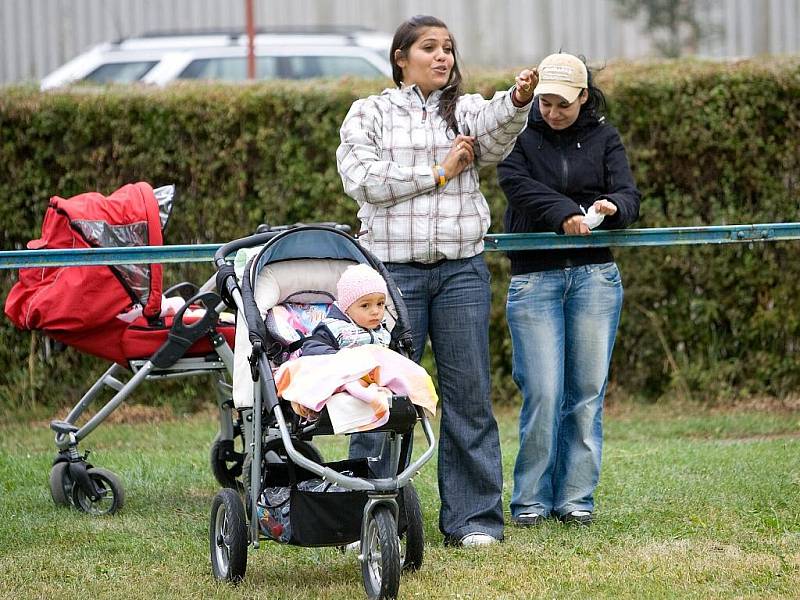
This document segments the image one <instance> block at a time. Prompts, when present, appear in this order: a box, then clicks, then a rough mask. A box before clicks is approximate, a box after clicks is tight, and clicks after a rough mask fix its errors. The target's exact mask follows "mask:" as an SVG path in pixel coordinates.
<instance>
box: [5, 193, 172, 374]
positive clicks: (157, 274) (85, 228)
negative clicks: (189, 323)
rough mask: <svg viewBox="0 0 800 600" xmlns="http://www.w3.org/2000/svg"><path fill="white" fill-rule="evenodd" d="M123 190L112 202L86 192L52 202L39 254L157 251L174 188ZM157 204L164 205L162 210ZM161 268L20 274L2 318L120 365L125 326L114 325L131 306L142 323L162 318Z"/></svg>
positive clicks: (88, 268)
mask: <svg viewBox="0 0 800 600" xmlns="http://www.w3.org/2000/svg"><path fill="white" fill-rule="evenodd" d="M164 190H168V191H167V193H160V194H159V196H160V198H157V197H156V193H154V191H153V188H152V187H151V186H150V185H149V184H147V183H144V182H139V183H134V184H128V185H125V186H123V187H121V188H120V189H118V190H117V191H115V192H114V193H113V194H111V195H110V196H104V195H102V194H99V193H97V192H87V193H84V194H79V195H77V196H73V197H72V198H66V199H65V198H60V197H58V196H54V197H53V198H51V199H50V204H49V206H48V209H47V212H46V213H45V217H44V222H43V224H42V237H41V238H39V239H36V240H32V241H30V242H28V244H27V247H28V248H29V249H31V250H35V249H40V248H113V247H131V246H160V245H161V244H163V237H162V227H163V225H165V224H166V220H167V218H168V216H169V211H170V209H171V200H172V194H173V191H174V188H172V186H169V188H159V189H158V190H157V191H158V192H162V191H164ZM159 200H162V201H161V203H160V202H159ZM161 292H162V267H161V265H160V264H145V265H113V266H75V267H43V268H40V267H37V268H28V269H20V271H19V280H18V282H17V283H16V284H15V285H14V287H13V288H12V289H11V292H10V293H9V295H8V298H7V299H6V304H5V313H6V315H7V316H8V318H9V319H11V321H12V322H13V323H14V324H15V325H16V326H17V327H19V328H20V329H39V330H42V331H44V332H46V333H47V335H49V336H51V337H53V338H55V339H57V340H60V341H62V342H64V343H65V344H68V345H70V346H74V347H76V348H78V349H79V350H82V351H85V352H88V353H90V354H93V355H95V356H99V357H102V358H106V359H108V360H113V361H115V362H120V363H124V362H125V355H124V353H123V352H122V349H121V345H120V340H121V337H122V334H123V333H124V331H125V329H126V327H127V326H128V324H127V323H126V322H124V321H122V320H120V319H118V318H117V315H119V314H120V313H122V312H125V311H126V310H128V309H130V308H131V307H133V306H134V305H136V304H139V305H141V306H142V309H143V311H142V312H143V315H144V316H145V317H146V318H153V317H157V316H158V315H159V313H160V310H161Z"/></svg>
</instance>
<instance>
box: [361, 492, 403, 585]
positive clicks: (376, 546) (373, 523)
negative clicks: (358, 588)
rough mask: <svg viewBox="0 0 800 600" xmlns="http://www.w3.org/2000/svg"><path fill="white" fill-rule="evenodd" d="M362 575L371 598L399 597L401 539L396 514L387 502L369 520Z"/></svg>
mask: <svg viewBox="0 0 800 600" xmlns="http://www.w3.org/2000/svg"><path fill="white" fill-rule="evenodd" d="M361 575H362V576H363V578H364V589H365V590H366V592H367V596H368V597H369V598H370V600H376V599H378V598H380V599H383V598H396V597H397V591H398V590H399V589H400V540H399V539H398V538H397V523H396V522H395V520H394V515H393V514H392V511H391V510H389V507H387V506H376V507H375V510H374V511H373V512H372V515H371V516H370V518H369V522H368V523H367V539H366V551H365V552H364V556H363V558H362V561H361Z"/></svg>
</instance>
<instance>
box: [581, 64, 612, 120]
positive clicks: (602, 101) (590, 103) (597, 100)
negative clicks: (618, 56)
mask: <svg viewBox="0 0 800 600" xmlns="http://www.w3.org/2000/svg"><path fill="white" fill-rule="evenodd" d="M578 58H580V59H581V60H582V61H583V64H586V57H585V56H583V55H581V56H579V57H578ZM598 70H601V69H590V68H589V66H588V65H586V83H587V84H588V86H589V87H588V88H586V91H587V92H588V94H589V98H588V99H587V100H586V102H585V103H584V104H583V106H582V107H581V112H584V111H586V112H588V113H589V114H590V115H592V116H593V117H596V118H600V117H602V116H603V114H604V113H605V112H606V96H605V94H604V93H603V90H601V89H600V88H599V87H597V85H595V83H594V75H595V72H596V71H598Z"/></svg>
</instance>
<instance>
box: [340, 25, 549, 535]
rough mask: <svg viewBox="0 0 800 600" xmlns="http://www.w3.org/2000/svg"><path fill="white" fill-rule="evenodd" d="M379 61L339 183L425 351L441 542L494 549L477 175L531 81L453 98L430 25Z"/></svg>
mask: <svg viewBox="0 0 800 600" xmlns="http://www.w3.org/2000/svg"><path fill="white" fill-rule="evenodd" d="M390 60H391V62H392V67H393V78H394V82H395V84H397V87H396V88H391V89H387V90H384V92H383V93H381V94H380V95H377V96H370V97H369V98H364V99H361V100H357V101H356V102H355V103H354V104H353V106H352V107H351V108H350V111H349V112H348V114H347V116H346V117H345V120H344V122H343V124H342V127H341V144H340V146H339V148H338V150H337V152H336V159H337V164H338V168H339V174H340V175H341V177H342V183H343V184H344V190H345V192H346V193H347V194H348V195H349V196H351V197H352V198H354V199H355V200H356V201H357V202H358V204H359V211H358V217H359V219H360V220H361V231H360V233H359V239H360V241H361V244H363V245H364V246H365V247H366V248H368V249H369V250H370V251H371V252H373V253H374V254H375V255H376V256H377V257H378V258H379V259H380V260H381V261H383V262H384V263H385V264H386V266H387V268H388V269H389V271H390V273H391V274H392V277H393V278H394V280H395V283H396V284H397V285H398V287H399V288H400V290H401V291H402V293H403V299H404V301H405V304H406V306H407V307H408V313H409V316H410V319H411V325H412V329H413V337H414V346H415V354H414V360H416V361H417V362H419V360H420V359H421V357H422V352H423V349H424V348H425V343H426V340H427V338H428V337H430V340H431V345H432V348H433V353H434V358H435V360H436V366H437V371H438V379H439V390H440V397H441V398H442V418H441V428H440V434H439V494H440V497H441V503H442V504H441V512H440V514H439V528H440V530H441V531H442V533H443V534H444V536H445V543H448V544H453V545H462V546H475V545H483V544H491V543H494V542H497V541H499V540H502V539H503V509H502V500H501V494H502V485H503V484H502V465H501V461H500V442H499V438H498V433H497V423H496V421H495V419H494V415H493V414H492V406H491V398H490V375H489V330H488V328H489V305H490V299H491V298H490V294H491V291H490V287H489V271H488V269H487V267H486V263H485V262H484V258H483V236H484V235H485V234H486V232H487V230H488V228H489V207H488V205H487V203H486V199H485V198H484V197H483V194H482V193H481V191H480V187H479V178H478V169H479V168H480V167H481V166H484V165H490V164H496V163H497V162H499V161H500V160H502V159H503V158H504V157H505V156H506V155H508V153H509V152H510V151H511V149H512V148H513V147H514V142H515V140H516V137H517V136H518V135H519V134H520V132H521V131H522V130H523V129H524V128H525V125H526V123H527V119H528V112H529V110H530V106H531V98H532V91H533V88H534V87H535V85H536V82H537V78H536V73H535V71H532V70H528V69H525V70H523V71H522V72H521V73H520V74H519V75H518V76H517V79H516V84H515V86H513V87H512V88H511V89H510V90H508V91H506V92H501V93H498V94H496V95H495V97H494V98H493V99H492V100H485V99H484V98H483V97H481V96H480V95H478V94H463V93H462V88H461V73H460V70H459V67H458V61H457V54H456V45H455V40H454V39H453V36H452V34H451V33H450V31H449V30H448V29H447V26H446V25H445V24H444V23H443V22H441V21H440V20H438V19H436V18H434V17H429V16H417V17H413V18H411V19H409V20H408V21H406V22H404V23H403V24H401V25H400V27H399V28H398V29H397V31H396V32H395V36H394V40H393V42H392V47H391V52H390ZM382 435H383V434H361V435H358V436H353V439H352V441H351V446H350V453H351V456H376V455H378V454H380V449H381V446H382ZM384 459H385V457H384ZM383 464H384V465H385V462H384V463H383ZM385 474H386V475H388V473H385Z"/></svg>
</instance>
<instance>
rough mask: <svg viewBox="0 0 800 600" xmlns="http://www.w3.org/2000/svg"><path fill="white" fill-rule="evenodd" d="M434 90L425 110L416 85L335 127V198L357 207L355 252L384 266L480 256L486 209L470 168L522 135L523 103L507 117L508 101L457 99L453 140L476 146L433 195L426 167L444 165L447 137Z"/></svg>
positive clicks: (498, 156) (353, 110)
mask: <svg viewBox="0 0 800 600" xmlns="http://www.w3.org/2000/svg"><path fill="white" fill-rule="evenodd" d="M440 97H441V91H435V92H433V93H431V94H430V96H429V97H428V100H427V102H425V101H423V99H422V95H421V94H420V93H419V91H418V89H417V87H416V86H408V87H403V88H402V89H387V90H384V91H383V93H382V94H380V95H379V96H370V97H369V98H364V99H361V100H357V101H356V102H354V103H353V105H352V106H351V107H350V111H349V112H348V113H347V116H346V117H345V119H344V122H343V123H342V127H341V131H340V134H341V144H340V145H339V148H338V150H337V151H336V161H337V165H338V168H339V174H340V175H341V177H342V183H343V184H344V191H345V192H346V193H347V194H348V195H349V196H350V197H352V198H354V199H355V200H356V201H357V202H358V204H359V207H360V208H359V211H358V218H359V219H361V232H360V240H361V243H362V244H363V245H364V246H365V247H366V248H368V249H369V250H370V251H371V252H372V253H374V254H375V255H376V256H377V257H378V258H379V259H380V260H382V261H384V262H422V263H432V262H436V261H438V260H442V259H458V258H468V257H471V256H475V255H476V254H479V253H481V252H482V251H483V236H484V235H485V234H486V232H487V231H488V229H489V222H490V216H489V207H488V205H487V203H486V199H485V198H484V197H483V194H482V193H481V190H480V185H479V184H480V182H479V178H478V169H479V168H480V167H482V166H485V165H491V164H496V163H498V162H499V161H501V160H502V159H503V158H505V157H506V156H507V155H508V154H509V152H511V149H512V148H513V147H514V142H515V140H516V137H517V135H519V134H520V132H522V130H523V129H525V126H526V125H527V122H528V111H529V110H530V107H531V105H532V104H533V103H532V102H529V103H528V104H527V105H526V106H524V107H522V108H517V107H515V106H514V105H513V103H512V102H511V93H510V91H509V92H502V93H498V94H496V95H495V97H494V98H493V99H492V100H486V99H484V98H483V97H482V96H480V95H479V94H467V95H464V96H461V97H460V98H459V99H458V104H457V108H456V119H457V122H458V128H459V131H460V132H461V133H462V134H464V135H473V136H475V137H476V144H475V162H474V163H473V164H472V165H471V166H470V167H469V168H468V169H465V170H464V171H462V172H461V173H460V174H459V175H458V176H457V177H455V178H453V179H452V180H450V181H448V182H447V185H445V186H444V187H443V188H437V186H436V181H435V179H434V177H433V172H432V167H433V165H434V164H439V163H441V161H443V160H444V158H445V156H447V153H448V152H449V151H450V147H451V146H452V142H453V139H454V138H455V135H456V134H455V133H453V131H452V130H449V129H447V127H446V124H445V122H444V119H442V117H441V116H440V115H439V110H438V108H439V99H440Z"/></svg>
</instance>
